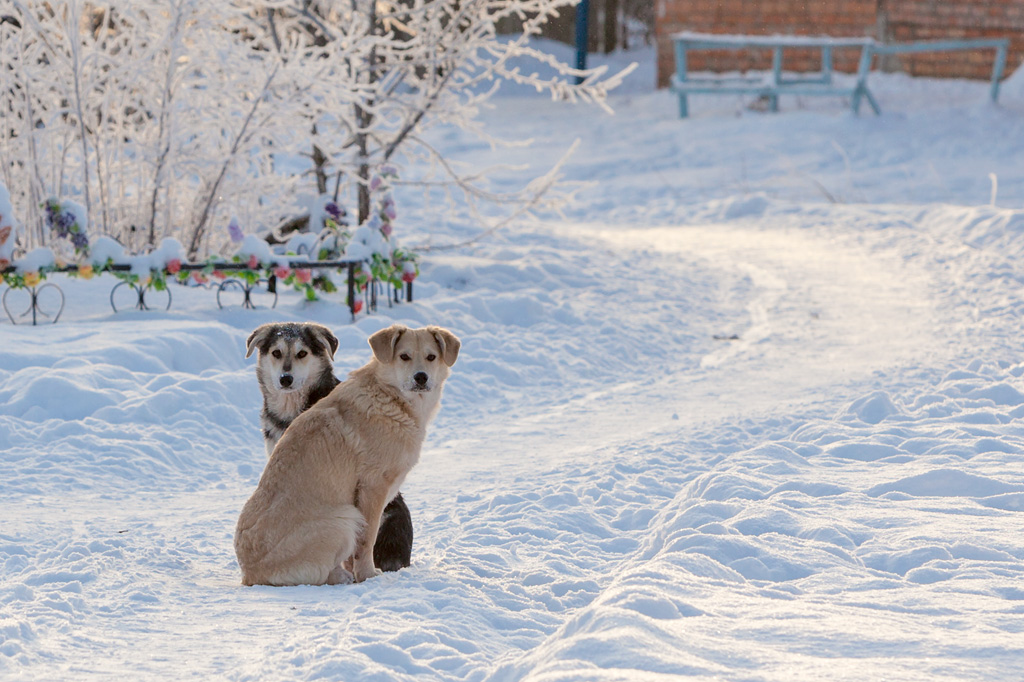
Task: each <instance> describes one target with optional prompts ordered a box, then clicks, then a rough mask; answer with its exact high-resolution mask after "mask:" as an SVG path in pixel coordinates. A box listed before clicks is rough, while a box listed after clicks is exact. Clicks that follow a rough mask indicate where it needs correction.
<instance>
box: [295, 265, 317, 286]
mask: <svg viewBox="0 0 1024 682" xmlns="http://www.w3.org/2000/svg"><path fill="white" fill-rule="evenodd" d="M295 279H297V280H299V281H300V282H302V283H303V284H309V283H310V282H311V281H312V280H313V271H312V270H306V269H303V268H299V269H298V270H296V271H295Z"/></svg>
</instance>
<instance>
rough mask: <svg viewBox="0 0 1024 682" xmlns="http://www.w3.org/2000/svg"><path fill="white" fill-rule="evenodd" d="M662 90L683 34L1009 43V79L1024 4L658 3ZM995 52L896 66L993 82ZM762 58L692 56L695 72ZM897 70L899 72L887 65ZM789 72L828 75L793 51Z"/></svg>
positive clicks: (894, 0) (925, 0) (1021, 44)
mask: <svg viewBox="0 0 1024 682" xmlns="http://www.w3.org/2000/svg"><path fill="white" fill-rule="evenodd" d="M655 1H656V3H657V6H656V10H655V11H656V19H655V21H656V35H657V41H658V84H659V85H660V86H664V85H667V83H668V78H669V76H670V75H671V73H672V72H673V71H674V70H675V58H674V55H673V53H672V40H671V35H672V34H673V33H675V32H677V31H697V32H701V33H737V34H752V35H774V34H782V35H830V36H871V37H874V38H877V39H880V40H888V41H896V42H904V41H912V40H938V39H942V38H973V37H1008V38H1010V39H1011V45H1010V54H1009V59H1008V60H1007V69H1006V74H1007V75H1009V74H1010V73H1012V72H1013V69H1014V68H1016V67H1017V66H1018V65H1019V64H1020V63H1021V61H1022V58H1024V0H655ZM992 55H993V51H992V50H975V51H969V52H945V53H936V54H929V53H925V54H921V55H915V56H912V57H911V56H902V57H900V58H899V59H898V61H897V62H896V65H897V66H898V67H900V68H902V69H904V70H906V71H908V72H909V73H911V74H914V75H927V76H946V77H968V78H988V77H989V75H990V74H991V71H992ZM770 64H771V55H770V54H769V53H768V51H767V50H761V51H754V50H749V51H742V52H732V51H726V50H722V51H708V52H704V51H699V52H693V53H691V54H690V56H689V68H690V69H691V70H694V71H704V70H707V71H745V70H751V69H754V70H763V69H767V68H769V66H770ZM887 66H891V65H887ZM835 67H836V68H837V69H839V70H841V71H854V70H855V69H856V67H857V51H856V50H852V51H851V50H840V51H837V52H836V56H835ZM783 68H784V69H786V70H789V71H811V70H817V69H818V68H820V64H819V63H818V60H817V58H816V56H815V55H814V54H812V53H808V52H801V51H798V50H792V51H791V50H787V51H786V54H785V62H784V64H783Z"/></svg>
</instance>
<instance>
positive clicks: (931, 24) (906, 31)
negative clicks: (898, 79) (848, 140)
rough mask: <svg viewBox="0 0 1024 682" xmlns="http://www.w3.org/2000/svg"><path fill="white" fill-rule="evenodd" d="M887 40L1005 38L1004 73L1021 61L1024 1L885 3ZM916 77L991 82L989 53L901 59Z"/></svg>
mask: <svg viewBox="0 0 1024 682" xmlns="http://www.w3.org/2000/svg"><path fill="white" fill-rule="evenodd" d="M882 10H883V12H884V26H885V33H886V35H885V36H882V37H884V38H885V39H887V40H890V41H893V42H909V41H913V40H941V39H943V38H1009V39H1010V51H1009V54H1008V56H1007V60H1006V75H1010V74H1011V73H1013V70H1014V69H1015V68H1016V67H1017V66H1018V65H1019V64H1020V63H1021V60H1022V57H1024V0H955V1H952V0H883V7H882ZM899 65H900V67H901V68H902V69H903V70H904V71H907V72H908V73H911V74H913V75H915V76H939V77H954V76H955V77H967V78H989V77H990V76H991V74H992V50H972V51H970V52H952V53H950V52H945V53H943V52H939V53H931V54H929V53H925V54H921V55H914V56H907V55H904V56H902V57H900V58H899Z"/></svg>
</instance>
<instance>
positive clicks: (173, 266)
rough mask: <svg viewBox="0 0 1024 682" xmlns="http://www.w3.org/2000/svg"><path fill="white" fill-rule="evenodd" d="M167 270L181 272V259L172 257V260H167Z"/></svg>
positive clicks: (174, 272) (171, 272)
mask: <svg viewBox="0 0 1024 682" xmlns="http://www.w3.org/2000/svg"><path fill="white" fill-rule="evenodd" d="M167 272H169V273H170V274H172V275H176V274H178V273H179V272H181V259H180V258H172V259H171V260H169V261H167Z"/></svg>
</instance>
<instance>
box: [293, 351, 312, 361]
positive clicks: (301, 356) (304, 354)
mask: <svg viewBox="0 0 1024 682" xmlns="http://www.w3.org/2000/svg"><path fill="white" fill-rule="evenodd" d="M307 355H309V353H307V352H306V351H304V350H300V351H299V352H298V353H296V354H295V357H297V358H298V359H299V360H301V359H302V358H304V357H306V356H307Z"/></svg>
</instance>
